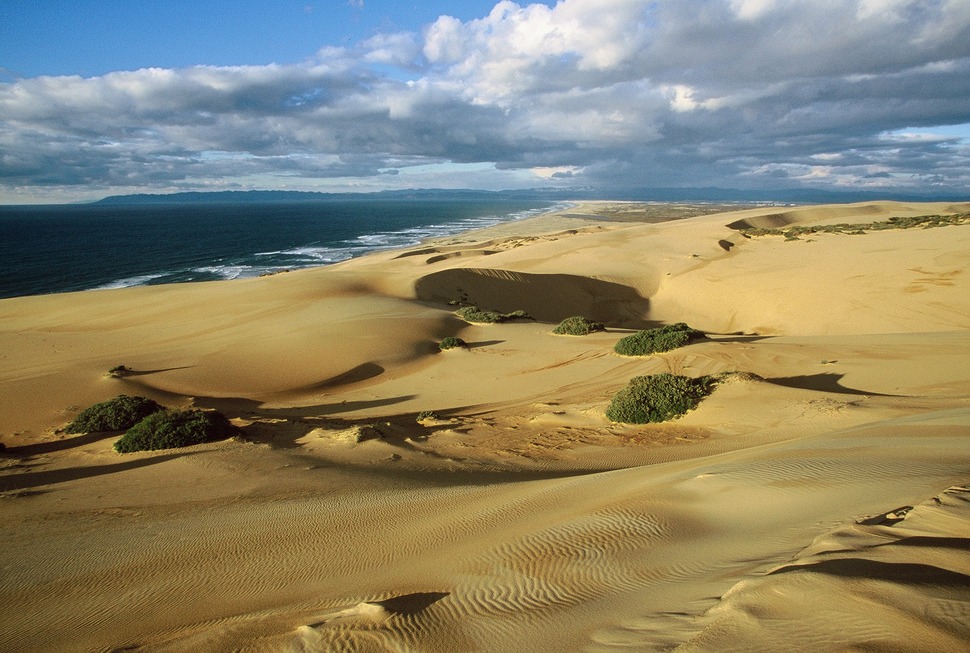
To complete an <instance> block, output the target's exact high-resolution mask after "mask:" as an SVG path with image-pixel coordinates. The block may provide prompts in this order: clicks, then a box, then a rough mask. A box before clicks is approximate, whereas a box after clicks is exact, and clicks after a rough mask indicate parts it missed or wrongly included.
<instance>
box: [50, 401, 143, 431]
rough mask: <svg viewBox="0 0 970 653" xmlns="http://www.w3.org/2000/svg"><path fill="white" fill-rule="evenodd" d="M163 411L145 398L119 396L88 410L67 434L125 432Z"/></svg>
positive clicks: (68, 428)
mask: <svg viewBox="0 0 970 653" xmlns="http://www.w3.org/2000/svg"><path fill="white" fill-rule="evenodd" d="M160 410H162V407H161V406H160V405H159V404H158V403H156V402H154V401H152V400H151V399H146V398H145V397H129V396H128V395H118V396H117V397H115V398H114V399H109V400H108V401H102V402H101V403H100V404H94V405H93V406H91V407H90V408H86V409H85V410H83V411H81V413H80V414H79V415H78V416H77V417H75V418H74V421H73V422H71V423H70V424H68V425H67V427H65V429H64V431H65V432H66V433H98V432H101V431H124V430H125V429H128V428H131V427H132V426H134V425H135V424H137V423H138V422H140V421H141V420H143V419H144V418H146V417H148V416H149V415H151V414H153V413H157V412H158V411H160Z"/></svg>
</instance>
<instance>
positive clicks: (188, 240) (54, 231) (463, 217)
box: [0, 199, 556, 298]
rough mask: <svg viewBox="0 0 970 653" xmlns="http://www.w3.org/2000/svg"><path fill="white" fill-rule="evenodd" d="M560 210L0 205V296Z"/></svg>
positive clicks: (347, 248) (102, 284)
mask: <svg viewBox="0 0 970 653" xmlns="http://www.w3.org/2000/svg"><path fill="white" fill-rule="evenodd" d="M554 208H556V206H554V205H553V204H552V203H551V202H549V201H529V200H477V199H476V200H470V199H469V200H462V199H459V200H454V199H441V200H435V199H421V200H409V199H351V200H338V199H334V200H313V201H291V202H287V201H283V202H252V203H240V202H233V203H225V204H213V203H188V204H184V203H173V204H144V205H139V204H131V205H107V204H83V205H48V206H0V298H7V297H18V296H24V295H39V294H48V293H58V292H68V291H76V290H92V289H101V288H123V287H127V286H139V285H156V284H164V283H183V282H193V281H212V280H218V279H237V278H243V277H255V276H259V275H262V274H268V273H272V272H278V271H281V270H295V269H299V268H306V267H314V266H320V265H327V264H332V263H337V262H340V261H344V260H347V259H350V258H353V257H356V256H361V255H363V254H367V253H369V252H374V251H377V250H382V249H391V248H399V247H407V246H411V245H415V244H417V243H419V242H421V241H422V240H424V239H427V238H435V237H441V236H448V235H451V234H456V233H459V232H462V231H468V230H472V229H479V228H483V227H489V226H492V225H495V224H499V223H502V222H508V221H512V220H521V219H524V218H527V217H531V216H533V215H537V214H539V213H543V212H545V211H548V210H553V209H554Z"/></svg>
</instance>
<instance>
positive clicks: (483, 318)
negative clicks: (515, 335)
mask: <svg viewBox="0 0 970 653" xmlns="http://www.w3.org/2000/svg"><path fill="white" fill-rule="evenodd" d="M455 315H457V316H458V317H460V318H461V319H463V320H465V321H466V322H475V323H477V324H497V323H499V322H508V321H509V320H531V319H532V316H531V315H529V314H528V313H526V312H525V311H512V312H511V313H497V312H495V311H483V310H482V309H480V308H478V307H477V306H466V307H464V308H459V309H458V310H457V311H455Z"/></svg>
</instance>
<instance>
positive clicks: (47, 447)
mask: <svg viewBox="0 0 970 653" xmlns="http://www.w3.org/2000/svg"><path fill="white" fill-rule="evenodd" d="M119 433H121V431H101V432H98V433H83V434H81V435H77V436H75V437H73V438H64V439H63V440H52V441H50V442H38V443H36V444H24V445H21V446H19V447H7V448H6V449H5V450H4V451H3V453H4V454H5V455H10V456H17V457H24V458H26V457H29V456H40V455H43V454H47V453H55V452H57V451H65V450H66V449H73V448H74V447H83V446H85V445H89V444H94V443H95V442H100V441H101V440H104V439H106V438H114V437H117V436H118V434H119Z"/></svg>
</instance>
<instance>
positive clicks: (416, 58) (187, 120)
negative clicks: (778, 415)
mask: <svg viewBox="0 0 970 653" xmlns="http://www.w3.org/2000/svg"><path fill="white" fill-rule="evenodd" d="M968 123H970V3H967V2H966V1H965V0H930V1H927V0H787V1H783V0H659V1H647V0H562V1H560V2H559V3H558V4H556V5H555V7H549V6H546V5H528V6H523V5H519V4H516V3H513V2H508V1H503V2H499V3H498V4H496V5H495V7H494V8H493V9H492V11H491V12H490V13H489V14H488V15H487V16H484V17H482V18H480V19H477V20H471V21H467V22H462V21H459V20H458V19H455V18H451V17H448V16H441V17H440V18H438V20H437V21H436V22H434V23H432V24H430V25H427V26H425V28H424V29H423V30H422V31H421V32H419V33H413V32H406V33H383V34H378V35H375V36H374V37H372V38H370V39H369V40H366V41H364V42H361V43H358V44H355V45H354V46H352V47H339V48H338V47H324V48H323V49H321V50H320V51H319V52H318V53H316V55H315V56H314V57H312V58H311V59H309V60H307V61H305V62H303V63H301V64H298V65H266V66H240V67H210V66H197V67H192V68H185V69H176V70H169V69H142V70H135V71H121V72H114V73H110V74H106V75H103V76H100V77H94V78H81V77H69V76H64V77H37V78H31V79H22V80H17V81H14V82H11V83H6V84H0V193H2V194H3V195H2V196H0V197H4V196H5V197H7V198H15V199H16V198H20V199H25V198H28V197H35V198H36V197H41V198H43V197H52V198H54V197H60V198H69V197H71V196H75V197H82V196H92V195H94V196H99V195H104V194H106V193H109V192H119V191H120V192H130V191H149V192H162V191H168V190H195V189H213V190H217V189H226V188H249V187H261V188H267V187H269V188H305V189H310V188H314V189H320V190H351V189H379V188H393V187H400V186H408V185H412V186H414V185H421V186H430V185H434V186H452V187H495V188H497V187H513V186H518V187H525V186H550V185H553V186H555V185H561V186H582V187H597V188H602V189H604V190H606V191H608V190H611V189H618V190H619V189H623V188H630V187H651V186H712V185H713V186H722V187H734V188H792V187H813V188H840V187H849V188H852V189H859V188H866V187H869V188H874V189H878V188H887V189H911V190H919V189H933V188H936V189H943V190H947V191H950V192H964V191H970V138H967V137H961V134H959V133H957V134H953V133H947V132H941V131H940V130H934V129H933V128H936V127H940V126H949V125H966V124H968ZM956 131H957V132H959V131H960V130H959V129H957V130H956ZM965 134H966V135H968V136H970V128H968V129H967V132H965ZM441 164H447V165H441ZM483 164H488V165H483ZM415 182H420V183H415Z"/></svg>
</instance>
